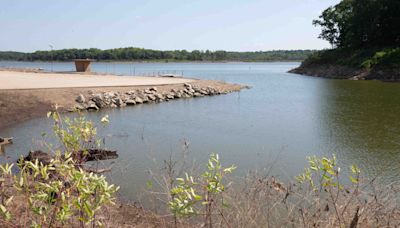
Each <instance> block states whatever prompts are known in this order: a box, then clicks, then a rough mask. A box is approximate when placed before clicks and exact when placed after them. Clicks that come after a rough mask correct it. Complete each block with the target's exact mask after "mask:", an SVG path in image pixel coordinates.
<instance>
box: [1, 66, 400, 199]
mask: <svg viewBox="0 0 400 228" xmlns="http://www.w3.org/2000/svg"><path fill="white" fill-rule="evenodd" d="M7 64H8V65H7ZM23 64H25V66H27V67H43V68H45V69H50V64H49V63H23V62H22V63H21V62H19V63H15V62H13V63H10V62H7V63H4V62H0V66H2V65H3V66H11V67H19V66H24V65H23ZM35 64H37V65H35ZM68 64H71V63H54V65H53V67H54V69H55V70H69V69H67V68H68V67H70V65H68ZM298 65H299V63H135V64H131V63H94V65H93V69H94V70H95V71H99V72H106V71H108V72H110V69H112V70H113V71H115V73H117V74H118V73H119V74H130V73H131V72H132V71H133V68H134V71H135V74H151V73H150V72H174V71H175V72H182V71H183V74H184V75H185V76H193V77H197V78H201V79H217V80H225V81H227V82H232V83H239V84H244V85H249V86H251V87H252V88H251V89H249V90H242V91H241V92H236V93H230V94H227V95H223V96H207V97H202V98H196V99H179V100H173V101H170V102H164V103H160V104H156V103H154V104H147V105H136V106H133V107H125V108H122V109H104V110H101V111H99V112H90V113H88V114H87V117H88V118H89V119H92V120H94V121H99V120H100V119H101V117H102V116H104V115H106V114H108V115H109V119H110V121H111V123H110V125H109V126H107V127H102V126H101V125H99V134H100V135H101V136H104V137H105V142H106V146H107V148H110V149H116V150H118V153H119V155H120V156H119V158H118V159H117V160H115V164H114V166H113V167H114V171H113V173H112V175H111V178H112V181H113V182H114V183H115V184H118V185H120V186H121V193H122V195H123V196H124V197H126V198H130V199H137V193H139V192H140V191H141V190H142V189H143V188H144V187H145V185H146V184H145V183H146V182H147V180H148V177H149V175H148V172H147V170H148V169H156V167H157V166H162V165H163V160H164V159H168V158H169V156H170V155H171V154H172V155H173V158H175V159H180V158H181V152H182V150H184V149H185V148H187V149H188V159H189V160H192V159H195V160H196V161H197V163H201V162H204V161H205V160H206V159H207V157H208V154H209V153H211V152H217V153H219V154H220V156H221V160H222V161H223V163H224V164H227V165H228V164H232V163H233V164H236V165H237V166H238V171H237V172H236V174H237V175H243V174H245V173H246V172H247V170H255V169H258V170H260V169H263V168H268V167H270V166H271V165H272V164H273V169H272V170H273V171H272V172H273V174H274V175H276V176H279V177H281V178H284V179H289V178H291V177H293V176H294V175H296V174H297V173H299V172H301V171H302V169H303V167H304V165H305V164H306V156H309V155H329V154H332V153H335V154H336V155H337V157H338V159H339V162H340V164H341V166H342V167H346V166H348V165H349V164H352V163H355V164H357V165H359V166H360V168H361V169H362V171H363V172H364V173H365V174H367V175H368V176H369V177H373V176H375V175H378V174H379V175H380V180H382V181H385V182H386V181H387V182H390V181H399V180H400V178H399V174H400V165H399V164H400V137H399V136H400V121H398V117H399V116H400V84H398V83H382V82H376V81H350V80H330V79H323V78H314V77H306V76H300V75H294V74H288V73H286V72H287V71H288V70H289V69H292V68H294V67H296V66H298ZM71 66H72V65H71ZM132 67H133V68H132ZM112 73H113V72H112ZM66 115H67V116H68V115H74V114H66ZM43 131H48V132H49V131H51V121H50V120H49V119H47V118H45V117H43V118H41V119H33V120H30V121H27V122H23V123H20V124H18V125H15V126H13V127H10V128H7V129H1V130H0V136H3V137H8V136H13V137H14V144H13V145H11V146H8V147H7V148H6V155H4V156H3V157H2V158H1V159H2V160H3V161H4V160H6V156H10V158H9V159H10V160H13V159H16V158H17V157H18V156H19V155H20V154H27V152H28V151H29V150H31V149H40V147H42V145H40V143H39V142H38V141H40V140H41V132H43ZM48 140H50V141H51V138H48ZM156 163H158V164H156Z"/></svg>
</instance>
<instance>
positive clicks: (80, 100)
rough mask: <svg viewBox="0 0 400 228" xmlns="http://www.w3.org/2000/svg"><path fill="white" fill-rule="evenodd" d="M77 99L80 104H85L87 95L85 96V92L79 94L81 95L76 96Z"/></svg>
mask: <svg viewBox="0 0 400 228" xmlns="http://www.w3.org/2000/svg"><path fill="white" fill-rule="evenodd" d="M75 101H76V102H78V103H80V104H83V103H85V102H86V99H85V96H83V94H79V96H78V97H76V99H75Z"/></svg>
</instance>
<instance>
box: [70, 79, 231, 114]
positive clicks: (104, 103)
mask: <svg viewBox="0 0 400 228" xmlns="http://www.w3.org/2000/svg"><path fill="white" fill-rule="evenodd" d="M234 91H237V90H230V89H224V88H217V87H212V86H207V87H199V86H197V85H192V84H188V83H185V84H183V87H182V86H181V87H180V88H172V89H170V90H167V91H165V90H164V91H159V90H158V89H157V87H149V88H143V89H136V90H131V91H127V92H118V91H110V92H101V93H94V92H92V91H88V94H87V95H86V96H85V95H83V94H79V96H78V97H76V99H75V101H76V104H75V105H74V107H73V108H71V109H70V111H76V110H88V111H97V110H100V109H103V108H122V107H125V106H132V105H138V104H144V103H161V102H166V101H169V100H174V99H180V98H192V97H204V96H214V95H220V94H227V93H231V92H234Z"/></svg>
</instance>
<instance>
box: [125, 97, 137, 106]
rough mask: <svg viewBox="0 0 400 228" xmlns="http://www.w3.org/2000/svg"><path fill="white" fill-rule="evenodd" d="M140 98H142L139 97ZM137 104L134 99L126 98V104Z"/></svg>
mask: <svg viewBox="0 0 400 228" xmlns="http://www.w3.org/2000/svg"><path fill="white" fill-rule="evenodd" d="M139 99H140V98H139ZM135 104H136V101H135V100H133V99H128V100H126V105H135Z"/></svg>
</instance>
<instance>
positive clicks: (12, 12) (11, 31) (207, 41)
mask: <svg viewBox="0 0 400 228" xmlns="http://www.w3.org/2000/svg"><path fill="white" fill-rule="evenodd" d="M338 2H339V1H338V0H326V1H318V0H304V1H300V0H294V1H293V0H282V1H279V2H276V1H272V0H251V1H245V0H238V1H235V2H231V1H228V0H219V1H211V0H204V1H201V2H200V1H195V2H187V1H180V0H171V1H168V2H165V1H157V0H135V1H125V0H119V1H113V2H110V1H106V0H98V1H94V0H90V1H85V2H81V1H76V2H75V1H73V2H71V1H57V2H54V1H50V0H44V1H40V2H32V1H29V0H21V1H10V0H5V1H2V2H1V3H0V20H1V25H2V28H3V31H4V32H3V34H2V36H0V50H1V51H19V52H33V51H37V50H49V49H50V46H49V45H52V46H53V47H54V49H57V50H59V49H69V48H78V49H81V48H98V49H103V50H104V49H113V48H120V47H139V48H145V49H155V50H183V49H185V50H189V51H191V50H211V51H215V50H226V51H239V52H245V51H271V50H304V49H323V48H328V47H330V45H329V43H328V42H326V41H323V40H320V39H318V34H319V32H320V28H318V27H314V26H313V25H312V23H311V22H312V20H313V19H316V18H318V16H319V15H320V13H321V12H322V10H324V9H325V8H327V7H329V6H331V5H334V4H336V3H338Z"/></svg>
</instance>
